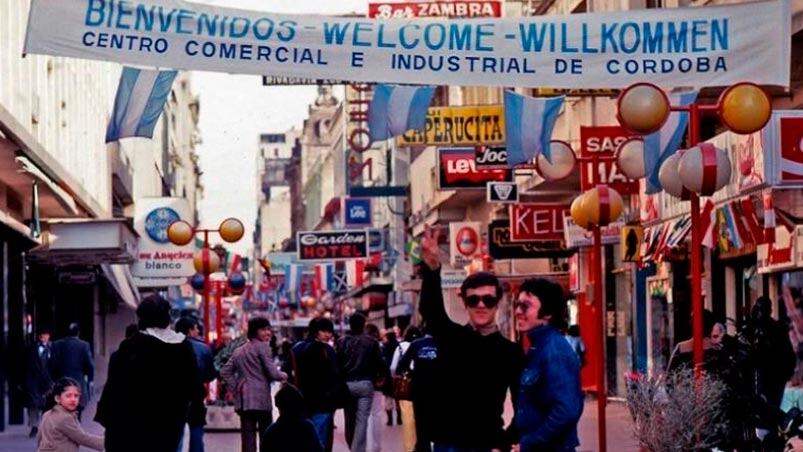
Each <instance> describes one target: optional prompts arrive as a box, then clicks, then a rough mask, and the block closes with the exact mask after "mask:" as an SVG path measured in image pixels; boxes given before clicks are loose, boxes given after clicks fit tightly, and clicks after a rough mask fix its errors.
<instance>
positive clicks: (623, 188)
mask: <svg viewBox="0 0 803 452" xmlns="http://www.w3.org/2000/svg"><path fill="white" fill-rule="evenodd" d="M632 135H633V134H631V133H629V132H628V131H626V130H625V129H624V128H623V127H619V126H602V127H580V157H581V158H583V159H584V161H582V162H580V188H581V189H582V190H583V191H587V190H590V189H592V188H594V187H595V186H597V185H599V184H608V185H609V186H610V187H611V188H613V189H614V190H616V191H617V192H619V194H620V195H634V194H637V193H638V188H639V184H638V181H635V180H630V179H628V178H627V177H625V175H624V174H622V173H621V172H620V171H619V167H618V166H617V165H616V149H617V148H618V147H619V145H620V144H621V143H623V142H624V141H625V140H627V139H628V138H630V137H631V136H632Z"/></svg>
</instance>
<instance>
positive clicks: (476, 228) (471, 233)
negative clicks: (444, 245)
mask: <svg viewBox="0 0 803 452" xmlns="http://www.w3.org/2000/svg"><path fill="white" fill-rule="evenodd" d="M449 251H450V253H449V254H450V256H451V264H452V267H462V266H465V265H468V264H469V263H470V262H471V259H473V258H474V257H477V256H479V255H480V251H481V247H480V223H479V222H476V221H468V222H460V223H449Z"/></svg>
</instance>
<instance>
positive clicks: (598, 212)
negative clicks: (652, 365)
mask: <svg viewBox="0 0 803 452" xmlns="http://www.w3.org/2000/svg"><path fill="white" fill-rule="evenodd" d="M623 204H624V203H623V202H622V197H621V196H620V195H619V193H618V192H617V191H616V190H614V189H612V188H610V187H608V186H607V185H597V186H596V187H594V188H592V189H591V190H589V191H587V192H585V193H583V194H581V195H580V196H578V197H577V198H575V199H574V201H572V205H571V207H570V208H569V213H570V215H571V216H572V220H574V222H575V223H576V224H577V225H578V226H580V227H581V228H583V229H590V230H591V231H592V232H593V234H594V237H593V240H592V247H593V251H592V254H593V260H592V263H591V266H592V267H593V271H594V304H595V305H596V308H597V322H596V323H597V327H598V328H599V329H600V331H599V335H598V336H597V339H599V341H600V343H599V353H598V355H597V357H598V359H599V365H598V366H597V435H598V441H599V450H600V451H602V452H605V450H606V448H607V439H606V435H607V431H606V427H605V406H606V405H607V403H608V397H607V394H606V388H605V303H604V301H603V293H602V292H603V285H602V227H604V226H607V225H609V224H611V223H612V222H614V221H616V220H617V219H618V218H619V216H620V215H621V214H622V209H623Z"/></svg>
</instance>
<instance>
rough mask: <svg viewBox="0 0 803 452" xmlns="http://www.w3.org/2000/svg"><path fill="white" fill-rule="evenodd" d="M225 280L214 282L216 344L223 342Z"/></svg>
mask: <svg viewBox="0 0 803 452" xmlns="http://www.w3.org/2000/svg"><path fill="white" fill-rule="evenodd" d="M224 284H226V282H225V281H216V282H215V294H216V296H215V332H216V333H217V336H216V339H215V341H216V342H217V343H218V345H220V344H222V343H223V314H222V313H223V291H224V290H225V286H224Z"/></svg>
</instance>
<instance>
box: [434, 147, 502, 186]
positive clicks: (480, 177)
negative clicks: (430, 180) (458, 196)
mask: <svg viewBox="0 0 803 452" xmlns="http://www.w3.org/2000/svg"><path fill="white" fill-rule="evenodd" d="M438 175H439V178H438V187H439V188H440V189H441V190H454V189H461V188H462V189H466V188H469V189H477V190H485V189H486V186H487V184H488V182H492V181H508V182H510V181H512V180H513V171H512V170H510V169H497V170H483V169H479V168H477V164H476V162H475V161H474V149H473V148H441V149H438Z"/></svg>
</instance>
